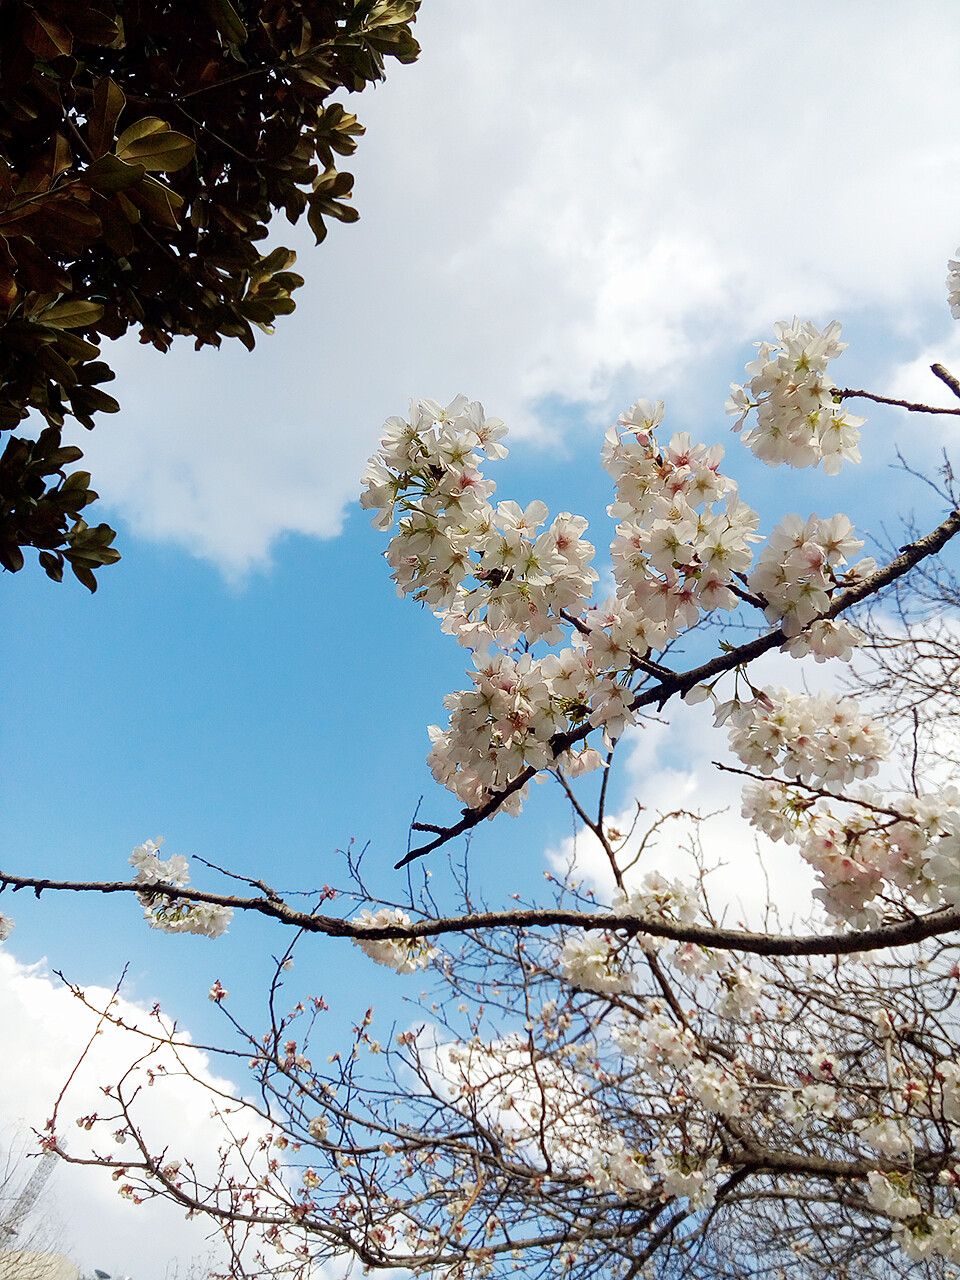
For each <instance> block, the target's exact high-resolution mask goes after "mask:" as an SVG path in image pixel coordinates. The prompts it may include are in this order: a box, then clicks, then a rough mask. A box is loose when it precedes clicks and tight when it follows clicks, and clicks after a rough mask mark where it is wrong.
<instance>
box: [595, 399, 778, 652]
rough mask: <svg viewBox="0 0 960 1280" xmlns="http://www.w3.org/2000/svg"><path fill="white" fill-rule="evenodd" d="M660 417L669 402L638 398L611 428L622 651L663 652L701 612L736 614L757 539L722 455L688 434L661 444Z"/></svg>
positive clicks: (608, 454) (605, 456)
mask: <svg viewBox="0 0 960 1280" xmlns="http://www.w3.org/2000/svg"><path fill="white" fill-rule="evenodd" d="M662 418H663V402H662V401H659V400H658V401H657V403H656V405H653V406H652V405H651V404H650V402H649V401H647V400H638V401H637V403H636V404H634V405H633V406H632V407H631V408H630V409H628V410H627V412H626V413H623V414H621V416H620V420H619V423H618V425H617V426H615V427H611V428H610V430H609V431H608V432H607V437H606V440H605V442H604V446H603V452H602V455H601V457H602V462H603V466H604V468H605V470H606V471H608V472H609V474H610V475H611V476H613V478H614V480H615V481H616V501H615V502H614V503H613V505H612V506H611V507H610V508H609V513H610V515H611V516H613V517H615V518H617V519H619V521H620V523H619V524H618V526H617V536H616V538H615V539H614V541H613V543H612V545H611V548H610V554H611V556H612V558H613V573H614V578H615V579H616V582H617V597H618V599H619V601H620V602H621V604H622V607H623V609H624V610H625V611H626V615H627V616H626V617H622V618H618V619H617V623H618V625H619V627H620V628H621V629H625V630H626V638H627V640H628V643H627V644H626V645H625V646H623V651H624V654H625V655H628V654H629V653H630V651H631V650H633V651H635V652H637V651H638V652H640V653H641V654H643V653H645V652H647V651H648V650H650V649H662V648H663V647H664V645H665V644H667V642H668V641H670V640H674V639H676V637H677V636H678V635H679V634H680V632H681V631H682V630H684V629H685V628H687V627H691V626H693V625H694V623H696V621H697V620H698V618H699V617H700V612H701V610H703V611H707V612H709V611H712V610H714V609H733V608H734V607H735V606H736V604H737V597H736V595H735V594H734V592H733V591H732V590H731V583H732V582H733V579H734V575H735V574H741V573H744V572H745V571H746V570H747V569H749V567H750V564H751V561H752V558H753V554H752V551H751V549H750V543H751V542H755V541H757V540H758V535H757V525H758V524H759V517H758V516H757V514H756V512H755V511H752V510H751V509H750V508H749V507H748V506H746V504H745V503H743V502H741V501H740V499H739V497H738V496H737V486H736V484H735V483H734V481H733V480H731V479H730V478H729V477H728V476H724V475H722V474H721V472H720V470H719V467H720V462H721V461H722V459H723V449H722V448H721V447H720V446H719V445H714V446H713V447H712V448H707V446H706V445H703V444H697V445H694V444H692V443H691V441H690V437H689V436H688V435H687V434H686V433H680V434H677V435H674V436H673V437H672V438H671V440H670V443H669V444H668V445H666V446H665V447H664V446H661V445H660V444H659V443H658V442H657V440H656V437H655V435H654V430H655V428H656V427H657V426H658V425H659V423H660V422H661V421H662ZM721 500H723V505H722V506H718V505H717V504H719V503H720V502H721ZM623 665H624V666H629V661H627V662H625V663H624V664H623Z"/></svg>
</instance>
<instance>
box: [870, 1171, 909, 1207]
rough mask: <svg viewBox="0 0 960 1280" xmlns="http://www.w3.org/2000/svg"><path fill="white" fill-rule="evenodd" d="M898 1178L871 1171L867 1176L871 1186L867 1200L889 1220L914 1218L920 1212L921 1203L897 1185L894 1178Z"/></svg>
mask: <svg viewBox="0 0 960 1280" xmlns="http://www.w3.org/2000/svg"><path fill="white" fill-rule="evenodd" d="M896 1176H897V1175H895V1174H894V1175H893V1176H892V1177H891V1176H885V1175H884V1174H882V1173H878V1172H877V1171H876V1170H875V1169H874V1170H871V1172H870V1173H868V1174H867V1182H868V1183H869V1184H870V1187H869V1190H868V1191H867V1200H868V1201H869V1202H870V1204H871V1206H872V1207H873V1208H874V1209H877V1210H878V1211H879V1212H880V1213H885V1214H886V1215H887V1217H888V1218H914V1217H916V1215H917V1214H918V1213H919V1212H920V1201H919V1200H918V1199H917V1198H916V1196H911V1195H909V1194H907V1193H906V1192H905V1191H904V1190H902V1189H901V1187H900V1186H897V1185H895V1183H894V1182H893V1177H896Z"/></svg>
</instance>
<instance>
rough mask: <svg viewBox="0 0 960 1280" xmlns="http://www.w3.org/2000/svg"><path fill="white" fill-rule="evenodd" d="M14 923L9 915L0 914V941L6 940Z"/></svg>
mask: <svg viewBox="0 0 960 1280" xmlns="http://www.w3.org/2000/svg"><path fill="white" fill-rule="evenodd" d="M13 929H14V924H13V921H12V920H11V919H10V917H9V916H4V915H0V942H6V940H7V939H8V938H9V937H10V935H11V933H13Z"/></svg>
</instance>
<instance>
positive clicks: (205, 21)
mask: <svg viewBox="0 0 960 1280" xmlns="http://www.w3.org/2000/svg"><path fill="white" fill-rule="evenodd" d="M418 4H419V0H149V2H147V0H0V432H3V433H7V432H9V433H13V432H19V431H20V430H21V424H24V423H25V422H26V420H27V419H30V418H31V417H32V418H34V419H36V418H40V419H43V420H45V426H44V428H43V430H42V431H41V432H40V435H39V438H38V439H36V440H34V439H29V438H27V437H26V436H25V435H23V434H15V435H13V434H12V435H10V436H9V437H8V441H7V444H6V448H5V449H4V451H3V453H2V456H0V564H2V565H3V567H4V568H5V569H7V570H10V571H16V570H18V569H20V568H21V567H22V565H23V562H24V559H23V549H24V548H26V547H35V548H37V549H38V550H39V551H40V552H41V554H40V562H41V564H42V566H43V568H44V569H45V571H46V572H47V574H48V575H49V576H50V577H51V578H53V579H55V580H58V581H59V580H60V579H61V578H62V575H63V569H64V563H65V561H66V562H69V563H70V565H71V566H72V568H73V571H74V573H76V574H77V576H78V577H79V578H80V580H81V581H82V582H84V584H85V585H86V586H88V587H89V588H90V589H91V590H94V589H95V588H96V579H95V577H94V570H95V569H96V568H97V567H99V566H100V565H104V564H109V563H112V562H113V561H115V560H117V559H118V558H119V554H118V552H117V551H116V550H115V549H114V548H113V547H112V545H111V543H112V541H113V537H114V534H113V531H112V530H111V529H109V528H108V526H107V525H100V526H99V527H98V528H97V529H90V528H89V527H88V526H87V525H86V524H85V522H84V521H83V520H82V519H81V516H80V512H81V510H82V509H83V508H84V507H85V506H86V505H87V504H88V503H90V502H91V501H93V500H94V499H95V498H96V496H97V495H96V493H94V492H93V490H91V489H90V488H89V480H90V477H89V475H88V474H87V473H86V472H74V473H72V474H70V475H67V473H66V471H65V467H67V466H68V465H69V464H70V463H72V462H75V461H76V460H77V459H78V458H79V457H80V456H81V452H80V450H79V449H76V448H75V447H70V448H65V447H64V446H63V444H62V439H61V429H62V428H63V426H64V422H65V420H66V419H67V418H68V417H72V418H75V419H76V420H77V421H79V422H81V423H82V424H83V425H84V426H85V427H87V428H92V427H93V425H94V421H95V415H96V414H98V413H115V412H116V411H117V410H118V408H119V405H118V403H117V401H116V400H115V399H114V398H113V397H112V396H111V395H109V394H107V392H105V391H104V390H102V384H103V383H105V382H109V381H111V380H112V379H113V377H114V373H113V370H112V369H111V368H110V366H109V364H107V363H106V362H105V361H104V360H101V359H100V344H101V340H102V339H103V338H119V337H120V336H121V335H123V334H124V333H126V331H127V330H128V329H130V328H134V329H136V330H137V331H138V332H139V336H140V340H141V341H142V342H145V343H150V344H152V345H153V346H154V347H156V348H157V349H159V350H161V351H166V350H168V349H169V347H170V345H171V343H172V341H173V339H174V338H175V337H176V336H178V335H184V336H189V337H192V338H193V339H194V340H195V343H196V346H197V347H198V348H200V347H203V346H219V345H220V343H221V342H222V340H223V339H224V338H225V337H226V338H236V339H238V340H239V341H240V342H242V343H243V344H244V346H245V347H247V348H248V349H252V348H253V346H254V343H255V339H256V330H257V329H259V330H261V331H263V332H267V333H270V332H272V329H273V324H274V321H275V320H276V318H277V316H280V315H286V314H288V313H289V312H291V311H293V309H294V306H295V303H294V299H293V296H292V295H293V293H294V291H295V290H296V289H297V288H299V287H300V285H302V283H303V280H302V277H301V276H299V275H297V274H296V273H295V272H293V271H292V270H291V269H290V268H291V267H292V266H293V263H294V261H295V255H294V253H293V252H292V251H291V250H289V249H286V248H277V249H274V250H273V251H272V252H270V253H268V254H263V253H262V252H261V250H260V248H259V247H258V246H259V242H260V241H262V240H263V239H264V237H265V236H266V235H267V227H268V223H269V221H270V219H271V217H272V215H273V213H274V212H276V211H280V210H282V211H283V213H284V214H285V215H286V217H287V219H288V221H289V222H291V223H296V222H297V221H299V219H300V218H301V217H302V216H303V215H304V214H306V216H307V220H308V222H309V225H310V227H311V229H312V231H313V233H314V235H315V237H316V240H317V243H319V242H320V241H321V240H323V239H324V237H325V235H326V233H327V222H328V221H329V219H331V218H333V219H336V220H338V221H341V222H354V221H356V219H357V217H358V214H357V211H356V209H355V208H354V207H353V205H351V204H350V203H349V200H350V197H351V192H352V186H353V179H352V177H351V175H350V174H349V173H345V172H342V171H340V170H339V169H338V168H337V164H338V162H339V158H340V157H343V156H349V155H350V154H351V153H352V152H353V151H354V150H355V148H356V145H357V137H358V136H359V135H360V134H361V133H362V132H363V126H362V125H360V124H359V123H358V122H357V119H356V116H354V115H352V114H350V113H349V112H348V111H346V110H345V109H344V107H343V106H342V105H341V104H340V103H338V102H331V101H330V98H331V96H332V95H333V94H335V93H336V92H337V91H338V90H341V89H345V90H347V91H350V92H359V91H360V90H362V89H363V88H364V87H365V86H366V85H367V84H369V83H371V82H374V81H377V80H380V79H382V78H383V75H384V62H385V59H386V58H387V57H392V58H395V59H397V60H398V61H400V62H412V61H414V60H415V59H416V57H417V55H418V53H419V46H418V45H417V43H416V41H415V40H414V38H413V35H412V34H411V29H410V28H411V24H412V22H413V21H414V19H415V17H416V10H417V7H418ZM25 429H26V430H29V428H25Z"/></svg>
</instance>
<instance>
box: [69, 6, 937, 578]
mask: <svg viewBox="0 0 960 1280" xmlns="http://www.w3.org/2000/svg"><path fill="white" fill-rule="evenodd" d="M954 16H955V15H954V9H953V6H952V5H951V4H949V3H948V2H947V0H927V2H925V3H920V4H916V5H911V6H909V7H908V8H905V7H904V6H902V5H897V4H894V3H892V0H887V2H885V3H877V4H874V5H871V6H859V5H857V6H836V5H834V4H831V3H828V0H814V2H813V3H810V4H808V5H806V6H805V8H804V15H803V20H802V21H798V20H797V15H796V12H795V10H793V9H792V8H791V7H790V6H781V7H779V8H774V9H771V10H768V11H766V12H764V13H763V15H762V19H761V18H758V15H757V12H756V10H755V9H754V8H752V7H749V6H747V5H745V4H739V5H723V6H717V5H716V4H715V3H710V2H709V0H689V3H687V4H684V5H637V4H636V3H633V2H632V0H603V3H602V4H599V5H595V6H593V7H592V8H591V9H590V16H589V19H586V18H585V16H584V9H583V6H582V5H580V4H577V3H574V2H573V0H549V2H548V0H528V3H526V4H524V5H517V4H515V3H512V0H487V3H486V4H484V5H482V6H473V5H465V4H447V5H432V6H430V5H427V6H424V9H423V12H422V15H421V19H420V22H419V24H418V27H419V32H418V34H419V36H420V38H421V40H422V43H423V49H424V52H423V56H422V59H421V61H420V62H419V63H418V64H416V65H414V66H412V67H405V68H404V67H390V68H389V69H388V81H387V84H386V85H385V86H382V87H380V88H378V89H377V90H376V91H374V92H367V93H365V94H363V95H361V96H360V97H358V98H357V99H356V100H355V101H350V103H349V105H350V106H351V107H352V108H353V109H355V110H356V111H357V112H358V113H359V115H360V117H361V119H362V120H363V121H364V123H365V124H366V125H367V126H368V134H367V136H366V137H365V138H363V139H362V141H361V145H360V150H359V152H358V155H357V157H356V159H355V162H353V163H352V165H351V167H352V168H353V169H354V171H355V172H356V174H357V179H358V180H357V200H358V204H359V207H360V209H361V212H362V220H361V222H360V223H359V224H358V226H356V227H346V228H341V227H335V228H334V229H333V232H332V234H331V236H330V238H329V240H328V242H327V244H326V245H325V246H324V247H323V248H322V249H321V250H319V251H318V252H317V253H316V254H313V253H312V252H307V253H304V254H303V255H302V257H301V267H302V268H303V270H304V272H305V274H306V276H307V285H306V287H305V289H304V290H302V291H301V301H300V303H299V309H298V313H297V315H296V316H294V317H290V318H287V319H285V320H283V321H282V322H281V323H280V325H279V326H278V329H277V333H276V335H275V337H273V338H272V339H267V340H264V341H263V342H262V344H261V346H260V348H259V349H258V351H257V353H255V354H254V355H253V356H249V355H247V354H246V353H245V352H242V351H240V350H239V349H234V350H230V351H228V350H227V349H226V348H225V349H224V350H223V351H221V352H220V353H213V352H206V353H202V354H200V355H194V354H193V353H192V352H190V351H189V350H187V349H186V348H184V349H183V350H179V349H178V350H176V351H175V353H174V354H172V355H170V356H167V357H160V356H157V355H154V354H153V353H152V352H147V351H144V350H143V349H140V348H137V347H136V345H135V344H132V343H131V344H125V346H124V347H123V349H122V350H121V351H120V352H119V353H118V358H117V365H118V369H119V372H120V382H119V394H120V398H121V400H122V402H123V404H124V412H123V413H122V415H120V417H119V418H118V419H117V420H115V421H107V422H104V424H103V425H101V426H98V427H97V430H96V432H95V433H94V434H93V436H92V437H85V440H86V441H87V443H88V444H89V446H90V447H89V451H88V456H89V457H90V460H91V466H92V470H93V472H94V476H95V481H96V484H97V486H98V488H99V489H100V490H101V492H102V493H103V495H104V497H105V498H107V500H108V501H109V502H110V503H111V504H112V505H113V506H114V507H115V508H117V509H119V510H120V511H121V513H122V514H123V515H124V517H125V518H126V519H127V520H129V521H130V522H131V524H132V525H133V526H134V528H135V529H137V530H138V531H139V532H141V533H143V534H145V535H147V536H149V537H154V538H160V539H164V538H166V539H174V540H177V541H179V542H181V543H183V544H184V545H186V546H189V547H190V548H191V549H192V550H193V551H194V552H195V553H196V554H198V555H202V556H204V557H206V558H208V559H211V560H213V561H215V562H217V563H218V564H220V565H221V566H222V567H223V568H224V569H225V570H226V571H227V572H230V573H234V574H237V573H242V572H243V570H244V569H245V568H247V567H249V566H250V565H254V564H256V563H258V562H263V561H264V560H265V558H267V557H268V554H269V549H270V546H271V545H272V544H273V543H274V542H275V541H276V539H277V538H279V537H281V536H282V535H283V534H284V533H285V532H291V531H292V532H302V533H307V534H312V535H317V536H330V535H332V534H334V533H336V532H337V531H338V529H339V528H340V522H341V519H342V515H343V511H344V506H345V504H346V503H347V502H349V501H350V500H351V498H352V497H353V496H354V494H355V493H356V490H357V477H358V475H359V473H360V471H361V470H362V466H363V461H364V459H365V457H366V455H367V454H368V453H369V452H370V451H371V449H372V448H373V447H374V445H375V442H376V433H377V430H378V428H379V425H380V423H381V421H382V420H383V418H384V416H386V415H387V414H389V413H393V412H397V411H402V410H403V408H404V406H405V404H406V400H407V397H408V396H410V395H431V396H435V397H437V398H440V399H445V398H449V397H450V396H452V395H453V394H454V393H455V392H457V391H458V390H463V391H465V392H466V393H467V394H469V395H471V396H473V397H477V398H480V399H482V400H483V401H484V402H485V404H486V405H487V408H488V410H489V411H490V412H492V413H496V414H498V415H500V416H503V417H505V418H506V419H507V420H508V421H510V422H512V423H513V424H514V425H516V426H517V427H518V428H519V429H521V430H523V431H526V432H528V433H530V432H537V431H542V432H543V436H544V439H545V440H546V439H547V438H548V434H547V432H546V431H545V430H544V424H543V423H541V422H540V421H539V420H538V418H537V414H536V404H537V401H538V400H539V399H540V398H542V397H544V396H546V395H548V394H554V395H560V396H563V397H568V398H572V399H575V400H583V401H586V402H588V403H589V404H590V405H592V412H593V413H595V415H596V417H597V420H598V421H599V420H601V419H602V418H603V417H604V416H605V415H606V414H608V413H609V412H610V411H611V410H612V409H613V408H615V407H616V405H615V401H616V399H617V397H619V396H621V395H623V394H624V390H623V389H624V388H625V387H626V388H629V390H627V391H626V395H627V396H632V395H639V394H647V395H657V394H662V393H663V392H665V391H666V392H669V391H670V390H672V389H676V388H682V387H684V386H686V385H688V384H689V383H690V382H691V380H694V379H696V377H697V373H698V365H699V364H701V363H702V361H703V357H704V354H705V353H707V354H717V353H718V352H719V353H723V354H726V353H727V352H732V351H733V349H734V348H735V347H736V346H737V345H738V344H741V343H743V342H744V341H747V340H749V339H752V338H754V337H759V336H762V335H765V334H766V333H767V332H768V330H769V328H770V324H771V322H772V321H773V320H774V319H777V318H780V317H781V316H783V315H787V314H792V313H793V312H794V310H796V311H801V312H804V313H811V314H819V315H820V316H821V317H822V316H825V315H826V313H828V312H829V313H830V314H831V315H832V314H833V313H834V312H838V313H842V312H844V311H849V310H851V309H853V308H859V307H866V308H870V310H871V312H872V315H873V318H874V319H875V320H876V321H878V322H880V323H882V324H885V325H887V326H888V327H890V328H893V329H896V330H900V331H902V332H903V333H904V334H905V335H909V334H910V333H911V332H913V331H914V330H915V329H916V326H917V324H918V316H920V315H921V314H922V313H923V311H924V308H929V307H932V306H933V305H940V304H941V299H942V294H943V289H942V278H943V274H944V263H945V261H946V257H947V256H948V254H949V253H951V252H952V250H953V248H954V247H955V245H956V242H957V238H958V228H957V224H956V214H955V210H956V208H957V205H958V202H960V164H958V160H960V142H958V140H957V137H956V131H955V128H954V121H955V120H956V119H957V116H958V114H960V83H958V82H957V80H956V76H955V67H956V63H957V55H958V53H960V49H958V44H960V35H958V33H957V30H956V23H955V21H954ZM285 234H286V228H285V227H279V228H278V235H280V236H285ZM298 244H299V247H301V248H304V247H305V240H304V238H303V237H300V238H299V241H298ZM942 305H943V306H944V307H945V303H942ZM736 372H737V370H736V366H735V365H734V366H733V367H732V368H731V376H733V375H735V374H736ZM721 418H722V413H721V410H720V406H719V404H718V406H717V419H718V420H721ZM551 430H554V428H551Z"/></svg>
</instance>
